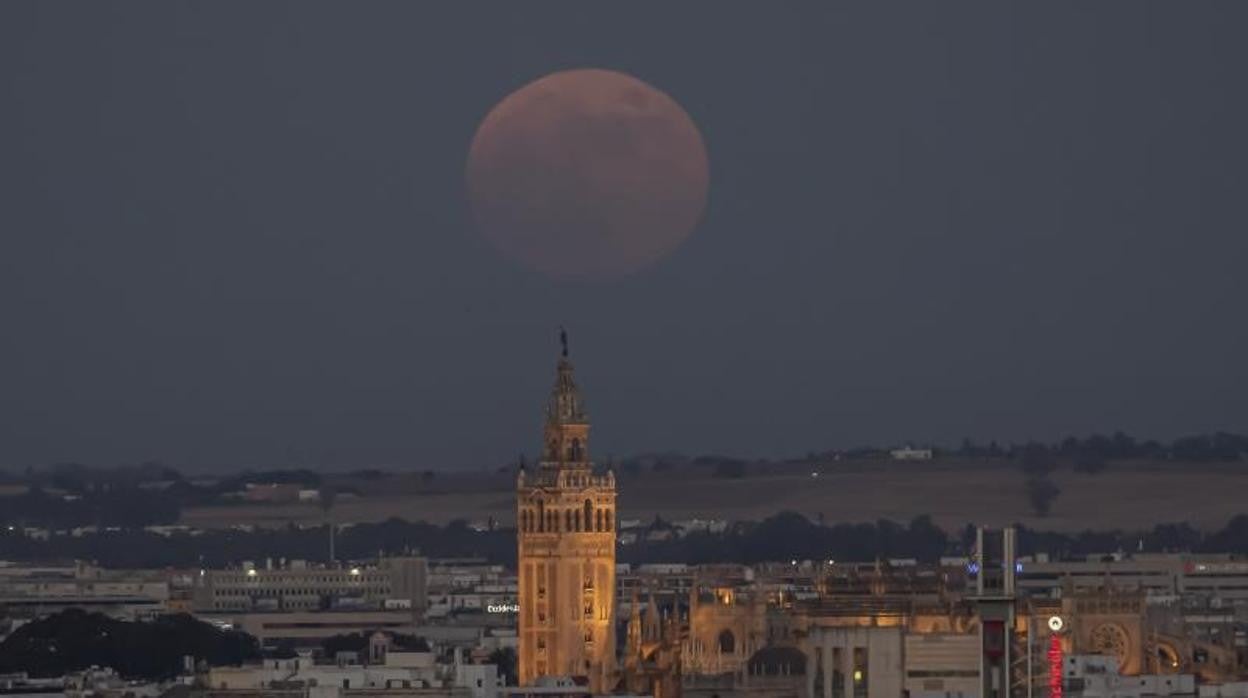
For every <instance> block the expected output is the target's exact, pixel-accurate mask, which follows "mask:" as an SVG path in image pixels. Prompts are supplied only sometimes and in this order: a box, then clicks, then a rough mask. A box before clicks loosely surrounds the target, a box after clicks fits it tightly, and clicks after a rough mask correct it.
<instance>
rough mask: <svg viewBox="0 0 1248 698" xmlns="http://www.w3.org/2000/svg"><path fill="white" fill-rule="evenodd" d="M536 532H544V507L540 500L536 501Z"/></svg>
mask: <svg viewBox="0 0 1248 698" xmlns="http://www.w3.org/2000/svg"><path fill="white" fill-rule="evenodd" d="M537 530H538V532H539V533H540V532H542V531H545V530H546V505H545V504H543V503H542V500H540V499H539V500H537Z"/></svg>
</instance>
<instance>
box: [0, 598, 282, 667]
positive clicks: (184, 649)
mask: <svg viewBox="0 0 1248 698" xmlns="http://www.w3.org/2000/svg"><path fill="white" fill-rule="evenodd" d="M188 656H189V657H193V658H195V659H197V660H205V661H207V662H208V663H209V664H211V665H214V666H221V665H226V664H233V665H237V664H241V663H243V662H244V661H246V660H249V659H255V658H258V657H259V656H260V654H259V650H258V648H257V645H256V639H255V638H254V637H251V636H250V635H247V634H245V633H241V632H238V631H224V630H218V629H217V628H216V627H214V626H212V625H210V624H208V623H204V622H201V621H198V620H196V619H194V618H192V617H191V616H189V615H177V616H161V617H159V618H157V619H155V620H153V621H150V622H128V621H121V620H114V619H112V618H109V617H108V616H105V615H103V614H101V613H88V612H86V611H82V610H78V609H71V610H68V611H62V612H60V613H56V614H53V615H50V616H46V617H44V618H40V619H39V620H36V621H32V622H30V623H27V624H26V625H23V626H21V627H20V628H18V629H17V630H16V631H14V632H13V634H12V635H9V636H8V637H7V638H5V640H4V642H0V673H7V672H15V671H25V672H28V673H29V674H30V675H32V676H36V677H47V676H63V675H65V674H66V673H69V672H73V671H79V670H81V669H85V668H87V667H90V666H106V667H112V668H113V669H115V670H117V672H118V673H119V674H121V675H122V676H123V677H126V678H137V679H168V678H172V677H174V676H177V675H178V674H179V673H180V672H181V671H182V666H183V664H182V662H183V658H184V657H188Z"/></svg>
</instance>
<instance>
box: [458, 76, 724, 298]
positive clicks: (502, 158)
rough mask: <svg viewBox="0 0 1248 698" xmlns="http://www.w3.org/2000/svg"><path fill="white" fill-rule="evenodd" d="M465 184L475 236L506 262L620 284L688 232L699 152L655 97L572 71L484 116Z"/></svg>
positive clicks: (698, 199)
mask: <svg viewBox="0 0 1248 698" xmlns="http://www.w3.org/2000/svg"><path fill="white" fill-rule="evenodd" d="M467 184H468V197H469V202H470V205H471V208H472V214H473V217H474V219H475V221H476V224H477V227H478V228H479V229H480V230H481V232H482V234H483V235H484V236H485V237H486V238H487V239H489V240H490V241H491V242H492V243H493V244H494V245H495V246H496V247H497V248H498V249H499V250H501V251H502V252H503V253H504V254H505V255H507V256H508V257H510V258H512V259H514V260H516V261H518V262H520V263H521V264H523V265H524V266H527V267H529V268H531V269H534V270H536V271H539V272H541V273H543V274H546V275H548V276H551V277H555V278H559V279H578V280H593V279H615V278H619V277H622V276H625V275H627V274H630V273H633V272H636V271H639V270H642V269H645V268H647V267H650V266H651V265H653V264H655V263H657V262H659V261H660V260H662V259H663V258H664V257H666V256H668V255H669V254H671V253H672V252H673V251H674V250H675V249H676V248H677V247H679V246H680V244H681V243H682V242H684V240H685V239H686V238H688V237H689V235H690V233H692V232H693V230H694V228H695V227H696V226H697V224H698V220H699V219H700V218H701V216H702V211H703V209H704V208H705V207H706V196H707V188H708V175H707V159H706V146H705V145H704V144H703V142H702V135H701V134H700V133H699V132H698V129H697V127H696V126H695V125H694V123H693V121H692V119H690V118H689V115H688V114H687V113H686V112H685V110H684V109H683V108H681V106H680V105H679V104H677V103H676V101H675V100H673V99H672V98H671V97H669V96H668V95H666V94H665V93H663V92H662V91H660V90H658V89H655V88H654V87H651V86H650V85H647V84H646V83H644V82H642V81H641V80H638V79H637V78H634V77H632V76H629V75H625V74H623V73H618V72H614V71H610V70H595V69H585V70H567V71H563V72H558V73H553V74H551V75H547V76H546V77H543V78H541V79H539V80H536V81H534V82H531V83H529V84H527V85H525V86H524V87H521V88H520V89H518V90H516V91H515V92H513V93H511V94H510V95H508V96H507V97H506V98H504V99H503V101H501V102H499V103H498V105H497V106H495V107H494V109H493V110H491V111H490V113H489V114H487V115H486V117H485V119H484V120H483V121H482V122H481V125H480V127H478V129H477V133H476V135H475V136H474V137H473V139H472V146H471V148H470V150H469V153H468V166H467Z"/></svg>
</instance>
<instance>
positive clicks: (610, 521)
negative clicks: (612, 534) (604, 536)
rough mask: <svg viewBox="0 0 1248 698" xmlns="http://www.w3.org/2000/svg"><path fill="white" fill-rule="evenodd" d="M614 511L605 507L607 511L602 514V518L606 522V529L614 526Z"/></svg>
mask: <svg viewBox="0 0 1248 698" xmlns="http://www.w3.org/2000/svg"><path fill="white" fill-rule="evenodd" d="M614 513H615V512H613V511H612V510H610V509H607V513H606V514H603V515H602V518H603V520H604V521H605V522H606V524H607V530H608V531H610V530H612V529H614V528H615V517H614V516H613V514H614Z"/></svg>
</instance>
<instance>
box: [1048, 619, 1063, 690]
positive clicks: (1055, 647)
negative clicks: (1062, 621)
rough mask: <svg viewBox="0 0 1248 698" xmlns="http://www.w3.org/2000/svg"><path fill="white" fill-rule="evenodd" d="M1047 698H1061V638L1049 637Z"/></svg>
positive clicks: (1055, 635)
mask: <svg viewBox="0 0 1248 698" xmlns="http://www.w3.org/2000/svg"><path fill="white" fill-rule="evenodd" d="M1049 698H1062V638H1061V636H1059V635H1058V634H1057V633H1053V634H1052V635H1050V636H1049Z"/></svg>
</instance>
